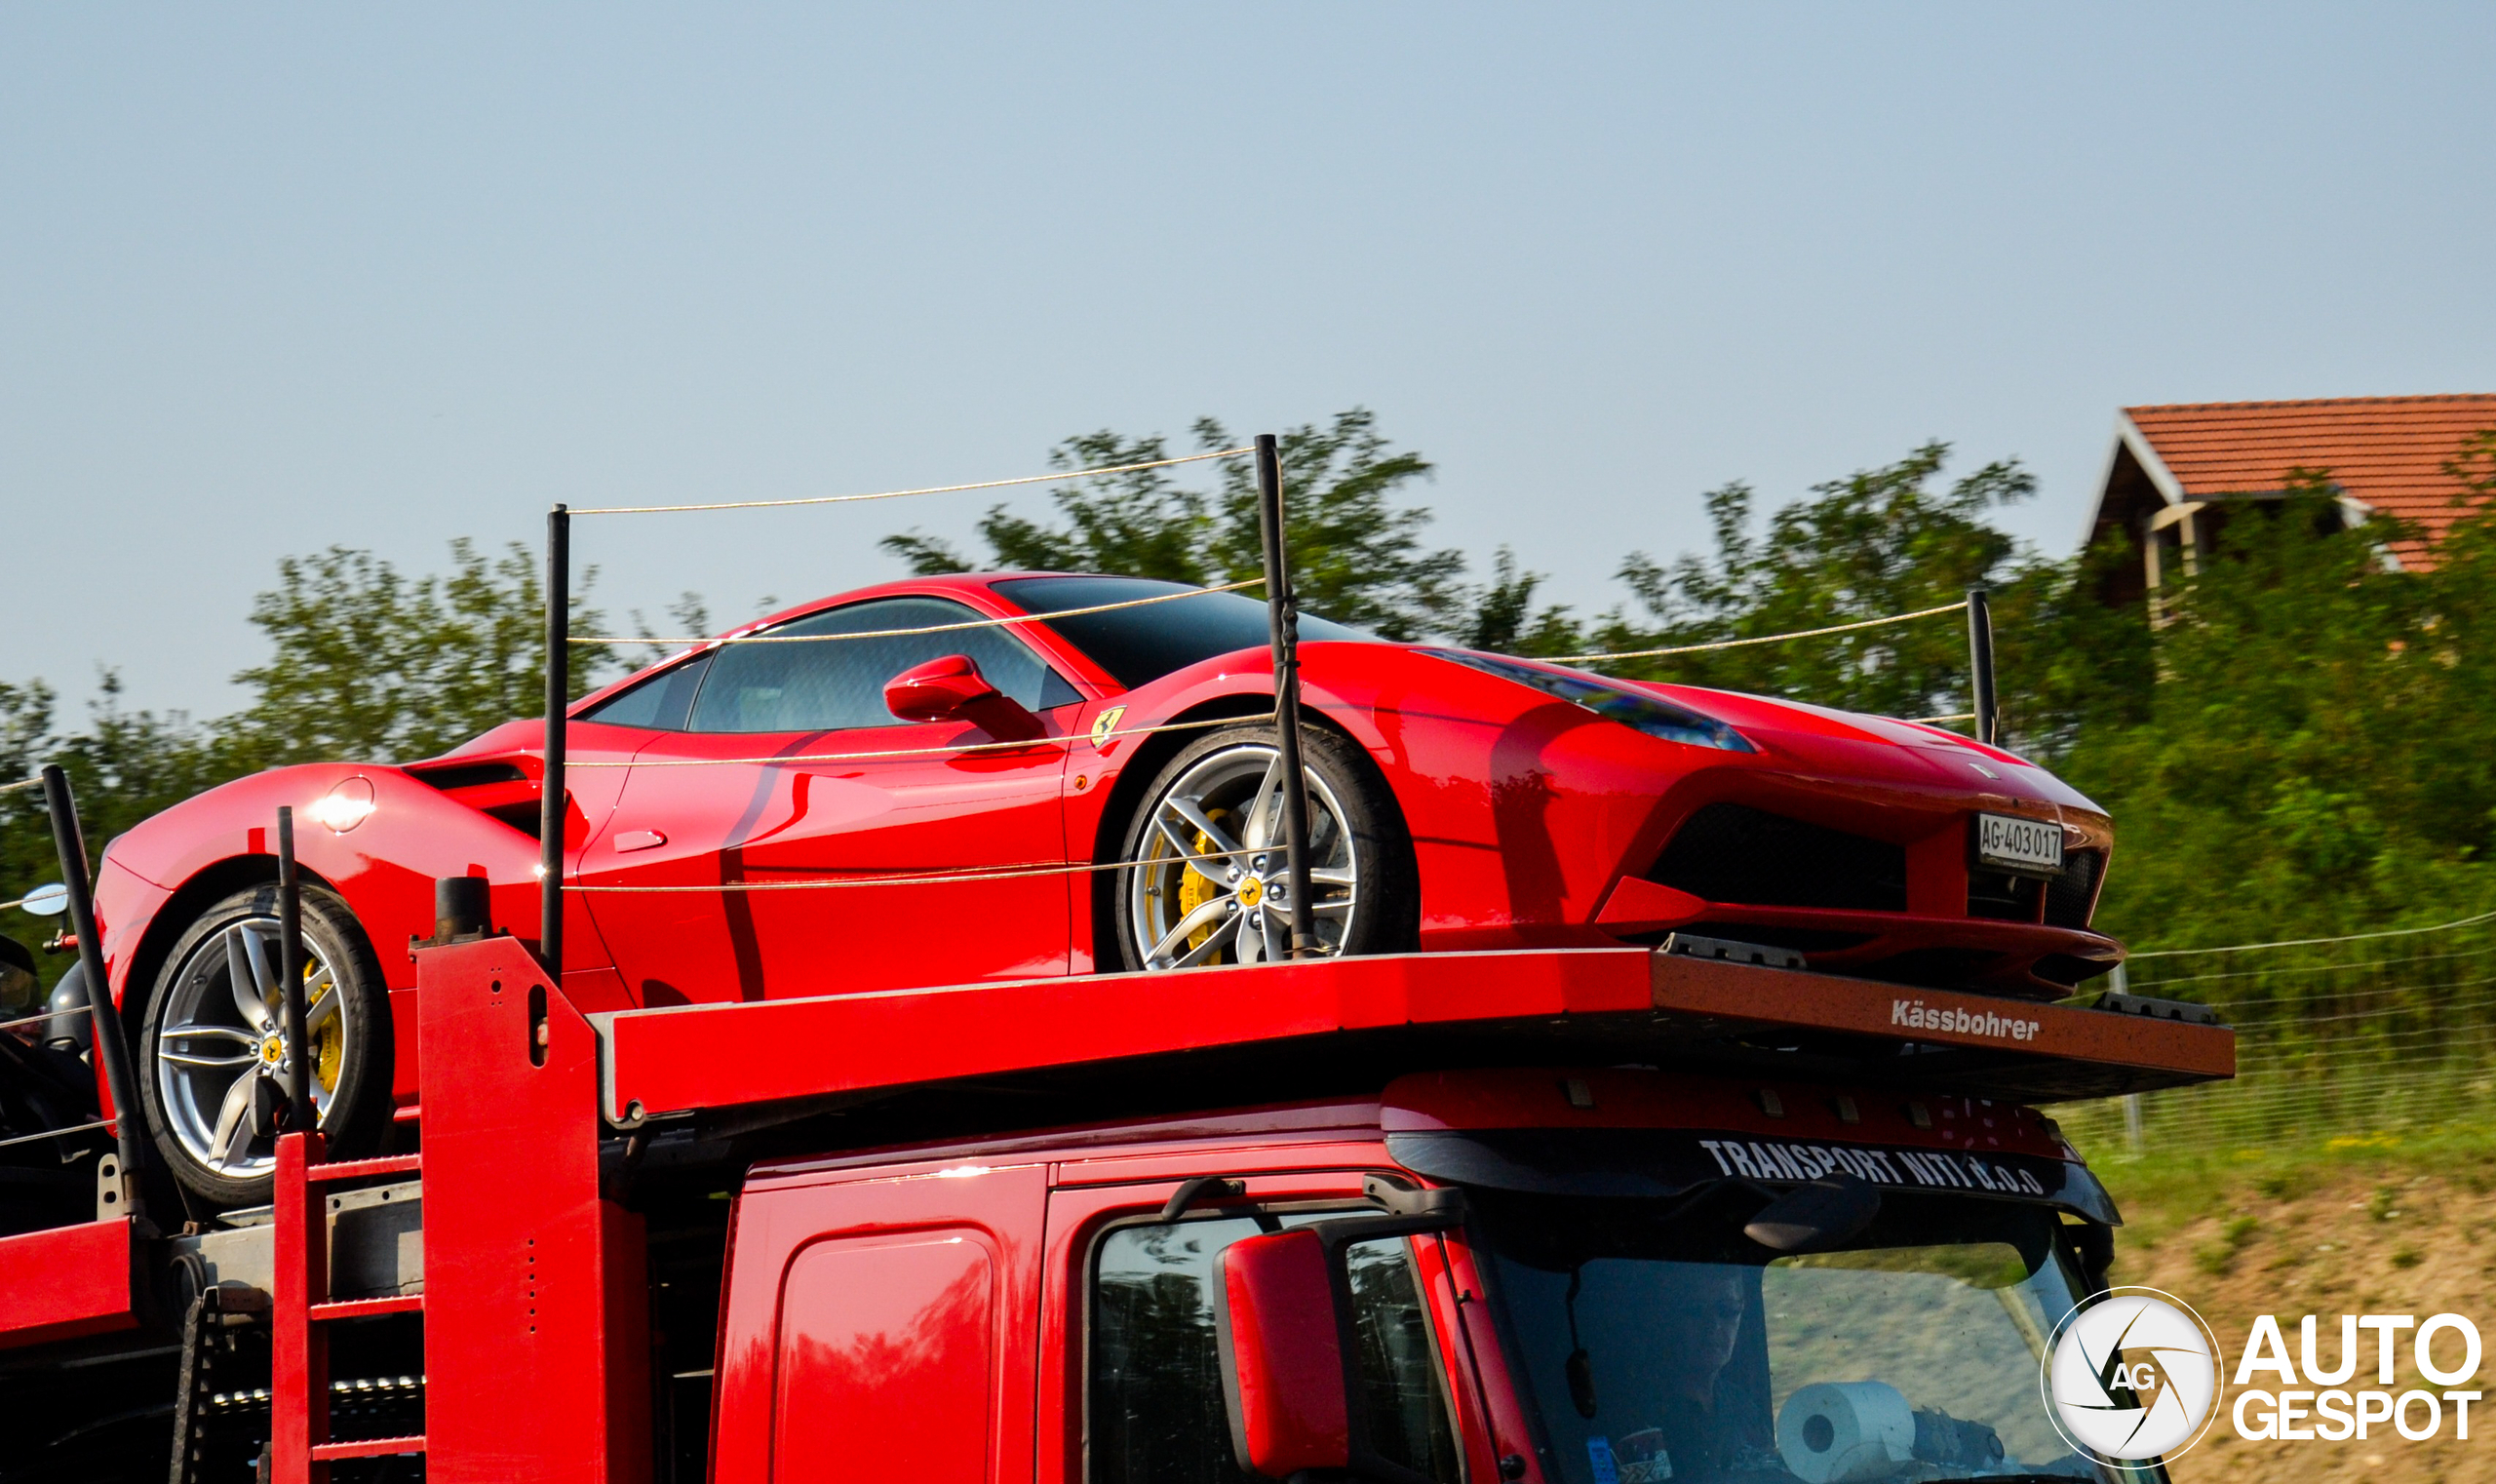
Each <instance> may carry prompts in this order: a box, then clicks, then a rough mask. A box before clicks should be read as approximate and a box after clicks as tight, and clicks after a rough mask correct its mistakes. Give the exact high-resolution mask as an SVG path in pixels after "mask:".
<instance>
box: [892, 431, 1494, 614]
mask: <svg viewBox="0 0 2496 1484" xmlns="http://www.w3.org/2000/svg"><path fill="white" fill-rule="evenodd" d="M1191 431H1192V433H1193V435H1194V439H1195V448H1196V449H1197V450H1198V451H1211V450H1213V449H1226V448H1231V447H1234V446H1235V444H1234V440H1233V438H1232V435H1231V433H1230V431H1229V430H1228V428H1226V427H1225V426H1224V425H1223V424H1222V423H1220V422H1217V421H1215V420H1214V419H1213V418H1210V417H1203V418H1198V419H1197V420H1196V422H1195V424H1194V426H1193V428H1192V429H1191ZM1278 442H1279V444H1280V450H1279V451H1280V455H1281V464H1282V484H1283V504H1284V509H1285V511H1286V516H1287V519H1286V522H1285V525H1286V527H1287V529H1288V532H1289V536H1290V546H1289V549H1288V553H1287V555H1288V559H1289V561H1290V563H1291V568H1292V581H1293V584H1294V586H1295V587H1296V588H1297V589H1298V590H1299V593H1300V600H1301V605H1302V606H1303V607H1305V608H1306V609H1307V610H1308V611H1310V612H1312V613H1318V614H1322V615H1324V616H1325V617H1328V618H1332V619H1335V620H1337V621H1339V622H1343V623H1348V624H1354V625H1357V626H1359V627H1362V628H1367V629H1372V630H1375V631H1376V632H1377V633H1379V634H1381V635H1383V636H1384V637H1386V638H1389V639H1419V638H1422V637H1424V636H1426V635H1433V634H1441V633H1446V632H1449V631H1450V630H1452V629H1455V628H1457V627H1459V626H1461V625H1462V623H1463V622H1464V609H1465V606H1466V600H1467V597H1468V594H1467V592H1466V590H1465V588H1464V587H1463V584H1462V580H1461V579H1462V574H1463V571H1464V558H1463V556H1462V553H1459V552H1456V551H1453V550H1448V549H1436V550H1433V549H1431V548H1429V547H1427V546H1425V545H1424V544H1423V537H1422V533H1423V528H1424V527H1427V526H1428V525H1429V522H1430V514H1429V512H1428V511H1427V510H1425V509H1423V508H1421V507H1418V506H1409V505H1401V504H1399V503H1398V502H1397V499H1398V496H1399V494H1400V493H1401V492H1402V490H1403V489H1404V488H1405V487H1406V486H1408V485H1410V484H1411V483H1412V482H1414V481H1416V480H1420V479H1423V478H1426V477H1427V476H1428V475H1429V473H1430V464H1429V462H1428V461H1427V460H1426V459H1424V458H1423V457H1422V456H1421V455H1420V454H1418V453H1411V452H1399V451H1397V450H1395V449H1393V448H1392V447H1391V446H1390V445H1389V444H1388V443H1387V441H1386V439H1385V438H1384V437H1383V436H1382V435H1381V434H1380V433H1379V432H1378V419H1377V415H1376V414H1375V413H1373V412H1371V411H1370V410H1367V409H1365V408H1354V409H1352V410H1349V411H1345V412H1339V413H1337V414H1336V415H1335V418H1334V420H1333V421H1332V422H1331V423H1327V424H1323V425H1320V424H1316V423H1306V424H1303V425H1302V426H1300V427H1297V428H1293V429H1291V430H1289V431H1288V432H1285V433H1283V434H1282V435H1280V437H1279V440H1278ZM1170 456H1171V455H1170V452H1169V447H1168V445H1167V443H1166V442H1165V441H1164V440H1163V439H1162V438H1161V436H1160V435H1158V434H1153V435H1149V436H1146V437H1142V438H1127V437H1124V436H1123V435H1120V434H1118V433H1115V432H1112V431H1110V430H1108V429H1104V430H1102V431H1100V432H1097V433H1086V434H1083V435H1081V436H1079V437H1075V438H1070V439H1068V440H1067V441H1066V442H1065V443H1063V444H1060V445H1059V446H1058V447H1057V448H1056V449H1054V450H1053V451H1052V452H1051V454H1050V455H1049V462H1050V466H1051V467H1052V468H1058V469H1066V470H1077V469H1097V468H1113V467H1118V466H1121V465H1127V464H1137V463H1150V462H1153V461H1155V460H1159V459H1164V458H1168V457H1170ZM1217 467H1218V468H1219V470H1220V472H1219V473H1218V474H1217V475H1216V476H1215V483H1214V485H1213V488H1201V487H1200V486H1198V485H1196V484H1193V483H1190V480H1191V479H1192V478H1194V477H1195V476H1194V466H1189V465H1182V466H1181V467H1180V468H1179V469H1176V470H1174V469H1142V470H1135V471H1132V472H1129V473H1125V474H1110V475H1094V476H1092V477H1090V478H1088V479H1084V480H1079V481H1074V482H1072V483H1070V484H1067V485H1064V486H1061V487H1060V488H1058V489H1056V490H1055V491H1053V493H1052V494H1051V496H1050V497H1051V499H1052V501H1053V502H1054V503H1055V505H1056V506H1057V511H1058V515H1059V518H1060V524H1056V525H1050V524H1044V523H1042V522H1038V521H1033V520H1030V519H1027V518H1025V517H1022V516H1018V515H1015V514H1014V513H1013V512H1012V511H1010V510H1008V509H1007V508H1006V507H1005V506H1003V505H997V506H995V507H992V508H991V509H990V511H989V512H988V514H987V515H986V516H984V517H982V518H981V520H980V523H979V530H980V535H981V537H982V538H983V539H984V540H986V542H987V543H988V547H989V551H988V555H987V556H986V557H985V558H983V559H979V560H973V559H971V558H969V557H966V556H964V555H963V554H961V553H960V552H957V551H956V550H955V549H953V548H952V547H949V546H947V545H946V544H944V543H943V542H941V541H939V540H937V539H935V538H934V537H931V536H927V535H923V534H921V533H919V532H917V531H910V532H905V533H903V534H899V535H892V536H886V537H885V538H884V541H883V545H884V548H885V550H887V551H890V552H893V553H894V554H896V555H898V556H900V557H901V558H902V559H903V560H905V561H907V562H908V563H909V564H910V566H911V569H912V570H913V571H917V572H953V571H970V570H973V569H982V570H999V569H1003V570H1025V571H1094V572H1116V573H1120V574H1123V575H1129V576H1137V577H1161V578H1166V579H1168V580H1170V581H1174V582H1197V583H1225V582H1242V581H1246V580H1248V579H1250V578H1253V577H1256V576H1259V575H1261V574H1262V573H1263V572H1264V570H1265V556H1264V552H1265V548H1264V537H1263V535H1262V533H1261V531H1260V527H1259V526H1258V520H1257V483H1256V471H1255V469H1254V468H1253V467H1252V461H1251V460H1249V459H1246V458H1234V459H1225V460H1222V461H1220V463H1219V464H1218V466H1217Z"/></svg>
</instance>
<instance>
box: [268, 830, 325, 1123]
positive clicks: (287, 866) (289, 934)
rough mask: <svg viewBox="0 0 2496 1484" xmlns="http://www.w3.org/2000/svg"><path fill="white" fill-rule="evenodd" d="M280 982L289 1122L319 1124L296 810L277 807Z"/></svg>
mask: <svg viewBox="0 0 2496 1484" xmlns="http://www.w3.org/2000/svg"><path fill="white" fill-rule="evenodd" d="M277 961H278V971H277V975H278V978H277V984H278V1025H279V1034H280V1035H284V1036H285V1037H286V1126H287V1127H288V1128H289V1129H292V1130H293V1131H295V1132H297V1133H305V1134H308V1133H310V1132H312V1131H313V1130H314V1129H316V1128H318V1127H320V1125H321V1118H320V1111H319V1110H318V1109H315V1108H314V1107H313V1106H312V1061H313V1052H312V1035H311V1029H310V1027H309V1026H308V1025H307V1024H306V1022H308V1021H309V1020H310V1019H311V1017H312V1010H311V1006H310V1005H309V1004H308V1003H306V1000H307V998H308V997H309V996H310V994H311V990H310V987H309V986H308V985H307V984H306V983H305V980H304V974H303V882H302V880H301V879H300V878H299V877H298V876H297V875H296V873H295V869H294V809H293V807H292V805H289V804H283V803H282V804H279V805H278V806H277Z"/></svg>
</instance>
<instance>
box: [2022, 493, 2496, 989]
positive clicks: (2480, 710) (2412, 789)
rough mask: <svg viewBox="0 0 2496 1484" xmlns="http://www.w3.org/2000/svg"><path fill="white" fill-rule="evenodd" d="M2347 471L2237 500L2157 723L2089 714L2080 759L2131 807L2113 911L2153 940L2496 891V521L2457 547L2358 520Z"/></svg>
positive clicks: (2401, 922)
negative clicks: (2386, 556)
mask: <svg viewBox="0 0 2496 1484" xmlns="http://www.w3.org/2000/svg"><path fill="white" fill-rule="evenodd" d="M2339 524H2340V521H2339V513H2338V507H2337V504H2336V502H2335V500H2334V497H2333V493H2332V491H2331V489H2330V488H2328V485H2327V482H2326V481H2325V479H2324V478H2323V477H2322V476H2321V475H2320V474H2315V473H2310V472H2309V473H2304V474H2301V475H2300V476H2299V478H2298V480H2297V481H2296V483H2295V485H2294V486H2293V487H2292V488H2291V489H2290V492H2289V494H2288V496H2287V497H2286V498H2285V499H2283V500H2281V501H2278V502H2266V503H2264V504H2260V505H2246V506H2243V507H2241V508H2239V509H2237V510H2235V511H2233V512H2232V513H2231V517H2230V519H2229V521H2228V523H2227V525H2226V526H2225V527H2224V530H2223V532H2222V534H2221V536H2220V539H2219V541H2218V548H2219V550H2218V555H2217V556H2216V557H2215V558H2205V559H2204V560H2203V562H2202V564H2201V569H2200V572H2199V573H2198V575H2196V576H2193V577H2191V578H2188V579H2186V580H2184V581H2182V582H2180V583H2178V584H2176V585H2175V586H2174V588H2173V589H2172V590H2171V592H2172V602H2171V605H2170V612H2171V613H2172V615H2173V616H2172V619H2171V621H2170V622H2168V623H2167V624H2166V625H2165V626H2164V628H2162V629H2161V630H2160V631H2159V632H2158V634H2157V638H2156V659H2157V665H2158V680H2157V683H2155V684H2154V685H2151V686H2150V687H2149V689H2148V699H2147V713H2146V715H2145V716H2144V717H2142V718H2141V720H2140V721H2139V722H2138V723H2137V724H2132V725H2110V726H2102V727H2096V728H2089V729H2086V731H2085V732H2084V733H2083V735H2082V736H2081V737H2080V739H2079V740H2078V742H2077V745H2076V746H2075V747H2074V748H2073V749H2072V750H2071V753H2070V756H2069V757H2068V758H2067V759H2066V760H2065V770H2066V772H2067V774H2068V775H2069V776H2070V777H2071V779H2072V781H2073V782H2074V783H2076V784H2078V785H2079V786H2080V787H2082V788H2084V789H2086V790H2088V791H2089V792H2090V794H2091V795H2092V797H2094V798H2096V799H2097V800H2098V801H2100V802H2101V803H2104V804H2105V805H2107V806H2108V808H2109V809H2110V810H2112V811H2113V812H2114V814H2115V815H2116V817H2117V819H2118V820H2119V821H2120V822H2121V833H2120V836H2119V840H2120V843H2119V845H2118V859H2119V861H2120V862H2121V865H2120V866H2119V867H2118V868H2117V869H2116V870H2115V871H2113V872H2112V873H2111V874H2110V876H2109V879H2108V885H2107V897H2106V901H2105V904H2104V908H2103V917H2104V919H2105V920H2106V921H2107V922H2108V923H2109V925H2110V926H2113V927H2114V928H2115V930H2117V931H2119V932H2124V933H2126V934H2127V935H2129V936H2130V937H2131V938H2132V939H2133V940H2134V942H2135V944H2136V946H2139V947H2143V948H2148V947H2168V946H2190V945H2198V944H2205V943H2213V942H2220V943H2224V942H2231V941H2245V940H2248V939H2259V938H2264V937H2322V936H2329V935H2333V934H2340V933H2350V932H2360V931H2365V930H2368V929H2372V928H2382V927H2393V926H2414V925H2420V924H2423V923H2426V922H2433V921H2440V920H2446V919H2449V918H2455V917H2459V916H2462V915H2464V914H2466V913H2468V912H2473V911H2481V910H2484V909H2485V908H2487V907H2489V906H2491V905H2496V877H2491V875H2490V873H2489V870H2488V864H2487V862H2488V851H2489V846H2490V844H2491V843H2496V840H2491V834H2492V833H2496V765H2491V761H2490V758H2489V756H2488V754H2487V752H2486V750H2485V749H2483V748H2477V747H2473V746H2470V745H2467V743H2466V741H2465V739H2467V738H2469V737H2471V736H2472V735H2474V734H2475V733H2476V731H2478V730H2479V729H2480V727H2481V726H2482V725H2483V721H2482V720H2481V719H2483V718H2484V717H2485V716H2487V715H2488V714H2489V709H2490V707H2491V706H2496V660H2491V657H2490V655H2489V653H2488V648H2489V644H2491V642H2496V527H2492V526H2491V518H2490V517H2489V516H2487V515H2485V514H2476V515H2472V516H2469V517H2467V518H2465V519H2464V520H2462V521H2461V522H2459V523H2458V524H2456V525H2455V526H2454V527H2453V528H2452V529H2451V530H2450V531H2449V532H2448V533H2447V536H2446V538H2445V540H2444V541H2443V542H2442V543H2441V545H2440V547H2439V549H2438V553H2437V555H2438V559H2439V560H2438V562H2437V566H2435V568H2434V569H2433V570H2431V571H2425V572H2403V571H2398V570H2393V569H2390V568H2389V566H2388V565H2387V564H2386V563H2385V562H2384V560H2383V558H2382V551H2383V548H2384V545H2385V544H2387V543H2389V542H2392V541H2396V540H2399V539H2402V538H2404V537H2406V536H2408V535H2410V534H2411V532H2409V531H2407V530H2405V529H2403V528H2402V527H2399V526H2398V524H2397V523H2394V522H2390V521H2380V520H2379V521H2372V522H2369V523H2367V524H2366V525H2365V526H2363V527H2359V528H2358V529H2357V530H2354V531H2349V532H2341V531H2339V530H2338V529H2337V527H2338V526H2339Z"/></svg>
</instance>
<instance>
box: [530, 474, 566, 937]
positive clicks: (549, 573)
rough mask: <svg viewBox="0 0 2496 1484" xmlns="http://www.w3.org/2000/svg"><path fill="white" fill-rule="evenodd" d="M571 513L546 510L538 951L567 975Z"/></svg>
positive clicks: (562, 507)
mask: <svg viewBox="0 0 2496 1484" xmlns="http://www.w3.org/2000/svg"><path fill="white" fill-rule="evenodd" d="M571 638H572V513H571V511H570V510H569V509H567V508H566V507H565V506H562V505H558V506H556V507H555V508H554V509H552V510H550V511H548V512H546V776H545V792H544V795H543V797H542V798H540V799H539V801H538V805H537V874H538V877H539V880H538V883H537V957H538V959H539V961H540V962H542V963H544V964H545V965H546V972H547V973H549V974H551V975H553V976H555V982H556V983H557V984H559V985H560V984H562V983H563V975H564V815H565V802H566V800H565V794H564V722H565V714H564V711H565V707H566V706H568V705H570V704H571V691H572V652H571V651H572V645H571Z"/></svg>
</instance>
